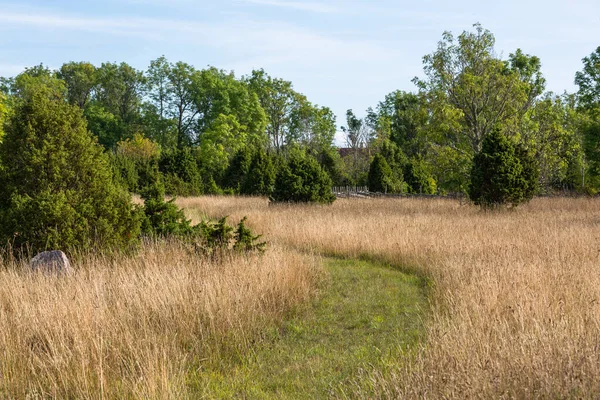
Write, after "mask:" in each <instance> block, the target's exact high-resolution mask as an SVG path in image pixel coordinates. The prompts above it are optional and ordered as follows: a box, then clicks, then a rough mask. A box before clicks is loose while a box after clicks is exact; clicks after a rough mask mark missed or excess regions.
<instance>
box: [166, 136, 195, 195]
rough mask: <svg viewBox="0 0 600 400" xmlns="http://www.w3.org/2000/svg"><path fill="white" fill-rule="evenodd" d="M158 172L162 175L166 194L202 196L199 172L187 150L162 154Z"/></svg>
mask: <svg viewBox="0 0 600 400" xmlns="http://www.w3.org/2000/svg"><path fill="white" fill-rule="evenodd" d="M159 170H160V172H161V173H162V174H163V182H164V185H165V191H166V193H167V194H169V195H180V196H195V195H199V194H202V192H203V190H202V179H201V177H200V170H199V168H198V163H197V162H196V158H195V157H194V155H193V154H192V152H191V150H190V149H189V148H183V149H177V150H172V151H168V152H164V153H162V154H161V157H160V161H159Z"/></svg>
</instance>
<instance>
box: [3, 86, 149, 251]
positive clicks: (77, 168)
mask: <svg viewBox="0 0 600 400" xmlns="http://www.w3.org/2000/svg"><path fill="white" fill-rule="evenodd" d="M0 159H1V160H2V161H3V163H4V167H3V168H2V170H1V171H0V238H1V239H2V240H3V241H5V242H6V241H11V242H12V243H13V245H14V246H15V248H16V249H22V248H24V247H29V249H30V250H31V251H34V252H37V251H41V250H45V249H57V248H59V249H63V250H65V251H71V250H74V249H75V248H77V249H84V250H85V249H90V248H102V249H108V248H110V249H115V248H128V247H130V246H131V245H134V244H135V243H137V241H138V237H139V229H140V221H139V214H138V213H136V212H135V211H134V209H133V205H132V203H131V199H130V196H129V194H128V193H127V192H126V191H125V190H123V189H121V188H120V187H119V186H118V185H116V184H115V182H114V181H113V174H112V170H111V168H110V165H109V160H108V156H107V155H106V154H104V153H103V151H102V147H101V146H100V145H99V144H98V143H97V141H96V139H95V138H94V137H93V136H92V134H91V133H90V132H88V130H87V128H86V122H85V119H84V118H83V115H82V112H81V110H80V109H79V108H77V107H76V106H71V105H69V104H68V103H67V102H66V101H65V100H64V98H62V97H61V96H60V95H58V94H57V93H54V92H51V90H50V89H49V88H47V87H45V86H44V85H38V86H34V85H32V86H31V87H30V88H29V90H28V92H27V95H26V96H24V97H22V98H20V99H19V101H18V104H17V105H16V107H15V109H14V113H13V115H12V117H11V118H10V120H9V122H8V124H7V125H6V136H5V138H4V141H3V143H2V144H1V145H0Z"/></svg>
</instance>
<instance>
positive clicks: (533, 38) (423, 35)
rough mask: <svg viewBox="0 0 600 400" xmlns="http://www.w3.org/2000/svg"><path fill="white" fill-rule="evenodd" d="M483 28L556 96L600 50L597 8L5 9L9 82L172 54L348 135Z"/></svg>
mask: <svg viewBox="0 0 600 400" xmlns="http://www.w3.org/2000/svg"><path fill="white" fill-rule="evenodd" d="M475 23H481V24H482V26H483V27H484V28H486V29H489V30H490V31H491V32H492V33H494V35H495V37H496V51H497V53H498V54H500V55H501V56H502V57H503V58H506V57H508V55H509V54H510V53H512V52H514V51H515V50H516V49H517V48H521V49H522V50H523V51H524V52H525V53H527V54H531V55H536V56H538V57H539V58H540V59H541V61H542V72H543V73H544V75H545V77H546V80H547V89H548V90H551V91H554V92H556V93H562V92H564V91H565V90H566V91H568V92H574V91H576V87H575V86H574V84H573V78H574V75H575V72H576V71H578V70H580V69H581V66H582V63H581V59H582V58H583V57H585V56H587V55H589V54H590V53H592V52H593V51H594V50H595V49H596V48H597V47H598V46H600V1H598V0H569V1H565V0H560V1H557V0H548V1H528V0H520V1H519V0H505V1H494V2H489V1H482V0H479V1H464V0H461V1H443V0H420V1H419V0H416V1H414V0H413V1H393V0H382V1H365V0H323V1H316V0H315V1H312V0H309V1H302V0H220V1H194V0H102V1H97V0H94V1H87V0H76V1H67V0H18V1H17V0H0V76H14V75H16V74H18V73H19V72H21V71H22V70H23V69H24V68H25V67H29V66H33V65H37V64H40V63H43V64H44V65H47V66H49V67H51V68H59V67H60V66H61V65H62V64H63V63H64V62H68V61H88V62H91V63H93V64H95V65H100V64H101V63H102V62H107V61H110V62H123V61H124V62H127V63H128V64H130V65H132V66H134V67H136V68H138V69H140V70H145V69H146V68H147V66H148V65H149V63H150V61H151V60H154V59H156V58H158V57H160V56H162V55H164V56H165V57H167V59H168V60H169V61H173V62H175V61H184V62H187V63H189V64H192V65H194V66H195V67H196V68H204V67H206V66H209V65H210V66H215V67H217V68H221V69H225V70H233V71H234V72H235V73H236V75H237V76H241V75H246V74H249V73H250V72H251V71H252V70H253V69H258V68H264V69H265V71H266V72H267V73H269V74H270V75H271V76H274V77H279V78H283V79H286V80H289V81H292V83H293V85H294V88H295V90H297V91H299V92H301V93H303V94H305V95H306V96H307V98H308V99H309V100H310V101H311V102H312V103H314V104H318V105H321V106H327V107H330V108H331V109H332V110H333V112H334V113H335V114H336V115H337V125H338V127H339V126H340V125H344V124H345V113H346V110H347V109H353V110H354V111H355V112H356V114H357V115H359V116H363V115H364V114H365V110H366V109H367V108H368V107H369V106H372V107H375V106H376V105H377V103H378V102H379V101H381V100H383V98H384V97H385V95H386V94H388V93H390V92H392V91H394V90H398V89H400V90H406V91H415V89H416V88H415V86H414V84H413V83H412V82H411V80H412V79H413V78H414V77H416V76H418V77H422V76H423V68H422V58H423V56H424V55H426V54H429V53H431V52H433V51H434V50H435V48H436V45H437V42H438V41H439V40H440V39H441V37H442V33H443V32H444V31H451V32H453V33H454V34H455V35H458V34H460V33H461V32H462V31H464V30H473V27H472V26H473V24H475ZM340 141H341V138H340V137H338V138H337V142H340Z"/></svg>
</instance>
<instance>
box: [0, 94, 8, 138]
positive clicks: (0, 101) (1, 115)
mask: <svg viewBox="0 0 600 400" xmlns="http://www.w3.org/2000/svg"><path fill="white" fill-rule="evenodd" d="M7 114H8V107H7V105H6V99H5V96H4V95H3V94H2V93H1V92H0V143H2V138H3V137H4V121H5V119H6V115H7Z"/></svg>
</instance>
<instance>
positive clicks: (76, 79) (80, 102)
mask: <svg viewBox="0 0 600 400" xmlns="http://www.w3.org/2000/svg"><path fill="white" fill-rule="evenodd" d="M57 75H58V77H59V78H60V79H62V80H63V81H65V84H66V85H67V99H68V100H69V103H70V104H73V105H76V106H78V107H79V108H81V109H84V108H85V107H86V106H87V104H88V102H89V101H90V99H91V98H92V95H93V91H94V88H95V87H96V85H97V83H98V81H97V77H96V67H94V66H93V65H92V64H90V63H87V62H69V63H66V64H63V65H62V67H60V70H59V71H58V74H57Z"/></svg>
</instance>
